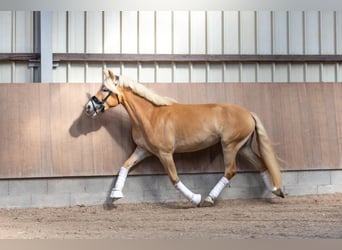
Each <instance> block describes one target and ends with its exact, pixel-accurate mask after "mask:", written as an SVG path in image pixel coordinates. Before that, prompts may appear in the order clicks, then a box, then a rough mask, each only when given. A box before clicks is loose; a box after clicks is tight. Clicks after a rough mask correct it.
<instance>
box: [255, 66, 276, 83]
mask: <svg viewBox="0 0 342 250" xmlns="http://www.w3.org/2000/svg"><path fill="white" fill-rule="evenodd" d="M272 72H273V65H272V64H266V63H262V64H258V71H257V77H258V78H257V81H258V82H272V80H273V75H272Z"/></svg>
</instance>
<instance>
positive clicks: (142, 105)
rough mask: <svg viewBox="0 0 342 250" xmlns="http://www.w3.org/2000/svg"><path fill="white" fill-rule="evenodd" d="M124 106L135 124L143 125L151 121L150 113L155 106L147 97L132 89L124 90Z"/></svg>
mask: <svg viewBox="0 0 342 250" xmlns="http://www.w3.org/2000/svg"><path fill="white" fill-rule="evenodd" d="M123 94H124V98H123V103H122V104H123V106H124V107H125V109H126V110H127V113H128V115H129V116H130V118H131V120H132V123H133V126H143V125H146V122H148V121H149V117H150V114H151V113H152V111H153V109H154V108H155V107H154V105H153V104H152V103H151V102H149V101H147V100H146V99H145V98H143V97H141V96H138V95H136V94H134V93H133V92H132V91H131V90H128V89H125V90H123Z"/></svg>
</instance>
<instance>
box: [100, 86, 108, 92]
mask: <svg viewBox="0 0 342 250" xmlns="http://www.w3.org/2000/svg"><path fill="white" fill-rule="evenodd" d="M101 90H102V91H103V92H109V89H107V88H106V87H105V86H103V87H102V89H101Z"/></svg>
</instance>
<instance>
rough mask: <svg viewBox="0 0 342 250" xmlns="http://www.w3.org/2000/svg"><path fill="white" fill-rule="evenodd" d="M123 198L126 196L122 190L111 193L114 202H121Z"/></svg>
mask: <svg viewBox="0 0 342 250" xmlns="http://www.w3.org/2000/svg"><path fill="white" fill-rule="evenodd" d="M123 197H124V195H123V193H122V191H121V190H114V189H113V190H112V192H111V193H110V198H112V199H113V200H114V201H115V200H119V199H121V198H123Z"/></svg>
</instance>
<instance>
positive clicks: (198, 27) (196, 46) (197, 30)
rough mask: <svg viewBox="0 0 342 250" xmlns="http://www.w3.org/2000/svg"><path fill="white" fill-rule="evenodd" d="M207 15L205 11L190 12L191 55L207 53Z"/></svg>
mask: <svg viewBox="0 0 342 250" xmlns="http://www.w3.org/2000/svg"><path fill="white" fill-rule="evenodd" d="M205 22H206V13H205V11H191V12H190V43H191V44H190V53H191V54H205V53H206V24H205Z"/></svg>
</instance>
